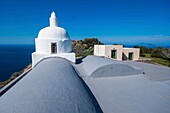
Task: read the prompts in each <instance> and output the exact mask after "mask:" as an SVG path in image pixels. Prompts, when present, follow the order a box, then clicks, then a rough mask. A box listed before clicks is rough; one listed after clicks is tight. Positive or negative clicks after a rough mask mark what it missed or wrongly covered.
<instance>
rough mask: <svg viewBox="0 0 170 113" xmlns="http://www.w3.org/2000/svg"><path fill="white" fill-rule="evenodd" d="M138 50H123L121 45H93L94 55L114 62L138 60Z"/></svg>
mask: <svg viewBox="0 0 170 113" xmlns="http://www.w3.org/2000/svg"><path fill="white" fill-rule="evenodd" d="M139 54H140V49H139V48H124V47H123V45H94V55H96V56H102V57H108V58H113V59H115V60H120V61H122V60H138V59H139Z"/></svg>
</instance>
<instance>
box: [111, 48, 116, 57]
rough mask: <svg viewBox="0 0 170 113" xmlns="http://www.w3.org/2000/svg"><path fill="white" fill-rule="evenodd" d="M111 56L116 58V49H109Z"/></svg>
mask: <svg viewBox="0 0 170 113" xmlns="http://www.w3.org/2000/svg"><path fill="white" fill-rule="evenodd" d="M111 58H114V59H116V50H112V51H111Z"/></svg>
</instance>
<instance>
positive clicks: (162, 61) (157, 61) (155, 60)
mask: <svg viewBox="0 0 170 113" xmlns="http://www.w3.org/2000/svg"><path fill="white" fill-rule="evenodd" d="M145 58H150V59H152V60H153V63H154V64H160V65H164V66H169V67H170V62H169V61H168V60H165V59H163V58H152V57H151V55H150V54H145Z"/></svg>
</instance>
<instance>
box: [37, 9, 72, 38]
mask: <svg viewBox="0 0 170 113" xmlns="http://www.w3.org/2000/svg"><path fill="white" fill-rule="evenodd" d="M49 20H50V26H49V27H45V28H43V29H41V30H40V32H39V34H38V38H41V39H58V40H63V39H68V40H70V38H69V35H68V33H67V31H66V30H65V29H63V28H61V27H58V20H57V18H56V15H55V13H54V12H52V13H51V17H50V18H49Z"/></svg>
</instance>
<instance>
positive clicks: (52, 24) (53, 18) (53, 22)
mask: <svg viewBox="0 0 170 113" xmlns="http://www.w3.org/2000/svg"><path fill="white" fill-rule="evenodd" d="M55 26H58V22H57V18H56V15H55V13H54V11H53V12H52V13H51V17H50V27H55Z"/></svg>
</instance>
